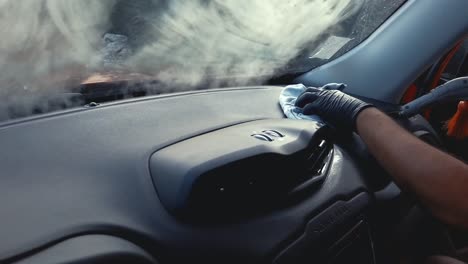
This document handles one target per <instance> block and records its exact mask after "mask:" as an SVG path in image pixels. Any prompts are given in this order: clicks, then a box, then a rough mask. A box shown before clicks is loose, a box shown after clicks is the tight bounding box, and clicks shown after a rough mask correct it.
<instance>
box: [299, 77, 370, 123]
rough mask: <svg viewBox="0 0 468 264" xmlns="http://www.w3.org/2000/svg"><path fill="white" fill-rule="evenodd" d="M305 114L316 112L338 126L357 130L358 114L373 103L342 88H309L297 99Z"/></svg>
mask: <svg viewBox="0 0 468 264" xmlns="http://www.w3.org/2000/svg"><path fill="white" fill-rule="evenodd" d="M296 106H297V107H300V108H302V109H303V114H304V115H312V114H316V115H319V116H320V117H322V118H323V119H324V120H325V121H327V122H329V123H330V124H332V125H334V126H335V127H337V128H342V129H348V130H355V129H356V118H357V116H358V114H359V113H360V112H361V111H362V110H364V109H365V108H367V107H372V105H371V104H368V103H365V102H363V101H361V100H359V99H357V98H354V97H352V96H350V95H348V94H345V93H343V92H342V91H340V90H330V89H328V87H327V86H325V87H324V88H308V89H307V90H305V91H304V93H302V94H301V95H300V96H299V97H298V98H297V101H296Z"/></svg>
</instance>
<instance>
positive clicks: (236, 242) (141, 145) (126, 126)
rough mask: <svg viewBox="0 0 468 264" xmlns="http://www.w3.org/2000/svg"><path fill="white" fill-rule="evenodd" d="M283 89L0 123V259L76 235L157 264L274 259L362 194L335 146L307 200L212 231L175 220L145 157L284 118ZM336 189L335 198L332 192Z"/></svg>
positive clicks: (181, 97)
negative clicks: (100, 237)
mask: <svg viewBox="0 0 468 264" xmlns="http://www.w3.org/2000/svg"><path fill="white" fill-rule="evenodd" d="M280 91H281V87H251V88H239V89H227V90H209V91H199V92H192V93H186V94H175V95H165V96H157V97H149V98H143V99H136V100H129V101H122V102H116V103H111V104H107V105H102V106H99V107H96V108H87V109H81V110H73V111H69V112H66V113H57V114H51V115H47V116H42V117H34V118H31V119H26V120H20V121H17V122H13V123H8V124H4V125H0V146H1V150H0V172H1V177H0V214H1V225H0V237H1V238H2V239H1V242H0V262H2V261H5V260H12V258H16V259H19V257H18V256H20V255H21V254H25V253H28V252H29V253H31V252H32V250H34V249H36V250H37V249H40V248H46V247H48V246H52V245H53V244H55V243H57V242H59V241H63V240H65V239H68V238H71V237H77V236H79V235H82V234H108V235H112V236H115V237H120V238H124V239H126V240H129V241H131V242H132V243H135V244H137V245H139V246H141V247H142V248H144V249H146V250H147V251H149V252H151V254H153V255H156V256H158V257H160V258H163V259H164V258H165V257H167V256H177V255H179V257H181V258H185V257H187V258H189V257H190V256H203V255H209V256H213V257H216V256H248V257H252V258H253V259H255V258H260V257H262V258H263V257H265V256H267V255H268V254H271V250H272V249H274V248H277V247H278V246H279V245H281V243H284V241H287V240H288V239H293V238H294V237H296V236H297V235H298V232H300V230H301V229H302V228H303V227H304V225H305V222H306V220H307V219H309V218H310V217H311V215H313V214H314V213H317V210H318V209H319V208H318V205H326V204H328V205H329V204H331V203H333V202H334V201H336V200H338V199H340V200H347V199H351V198H352V197H353V196H354V195H356V190H358V189H362V188H363V183H362V179H361V178H360V177H359V173H358V169H357V168H356V167H355V166H354V165H353V163H352V162H348V161H347V160H348V159H347V154H346V153H345V152H343V151H341V150H340V149H339V148H337V149H336V151H335V155H336V160H337V161H338V162H337V165H333V166H335V167H333V166H332V168H331V174H333V175H332V177H329V178H328V179H327V181H326V182H325V183H324V186H323V188H321V190H320V191H317V192H316V193H315V194H314V195H313V196H311V197H309V198H307V200H306V201H304V202H302V203H298V204H295V205H294V206H291V207H289V208H284V209H281V210H279V211H277V212H274V213H271V214H268V215H264V216H261V217H258V218H255V219H246V220H243V221H239V222H236V223H231V224H229V225H222V224H220V225H210V226H203V225H193V224H189V223H184V222H181V221H179V220H178V219H176V218H174V217H173V216H171V215H170V214H169V213H168V212H167V211H166V210H165V208H164V207H163V206H162V205H161V203H160V201H159V199H158V196H157V193H156V191H155V188H154V186H153V182H152V179H151V175H150V171H149V164H148V161H149V157H150V156H151V154H152V153H154V152H155V151H157V150H158V149H161V148H162V147H164V146H167V145H170V144H173V143H175V142H179V141H181V140H184V139H187V138H190V137H193V136H195V135H199V134H203V133H206V132H209V131H213V130H216V129H220V128H223V127H227V126H230V125H233V124H239V123H243V122H247V121H252V120H258V119H267V118H283V114H282V112H281V109H280V107H279V105H278V103H277V100H278V95H279V93H280ZM344 172H346V173H344ZM338 186H339V187H338ZM337 188H338V189H339V192H338V193H339V195H336V196H335V197H332V196H330V192H335V191H337ZM332 198H333V200H332ZM181 252H183V254H182V255H181ZM271 257H272V258H273V256H271Z"/></svg>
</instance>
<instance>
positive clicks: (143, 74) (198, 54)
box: [0, 0, 404, 120]
mask: <svg viewBox="0 0 468 264" xmlns="http://www.w3.org/2000/svg"><path fill="white" fill-rule="evenodd" d="M403 2H404V0H326V1H324V0H290V1H284V0H255V1H238V0H194V1H183V0H132V1H128V0H99V1H97V0H35V1H27V0H0V25H1V31H0V35H1V38H2V41H0V49H1V50H0V67H1V68H0V99H1V100H2V104H1V106H0V120H5V119H11V118H16V117H21V116H27V115H31V114H34V113H43V112H49V111H52V110H56V109H62V108H67V107H71V106H76V105H82V104H85V103H89V102H91V101H100V102H102V101H109V100H115V99H121V98H125V97H128V96H137V95H147V94H158V93H165V92H175V91H184V90H191V89H200V88H210V87H226V86H233V85H247V84H260V83H265V82H267V81H268V80H270V79H271V78H272V77H274V76H278V75H284V74H294V73H300V72H305V71H308V70H310V69H313V68H314V67H318V66H320V65H322V64H324V63H326V62H328V61H330V60H333V59H334V58H336V57H338V56H340V55H342V54H344V53H345V52H346V51H348V50H350V49H351V48H353V47H355V46H356V45H357V44H359V43H360V42H362V41H363V40H364V39H366V38H367V37H368V36H369V35H370V34H371V33H372V32H373V31H374V30H375V29H376V28H377V27H378V26H379V25H381V24H382V23H383V22H384V21H385V20H386V19H387V18H388V17H389V16H390V15H391V14H392V13H393V12H394V11H395V10H396V9H397V8H398V7H399V6H400V5H401V4H402V3H403ZM136 83H138V85H136ZM142 83H143V84H142Z"/></svg>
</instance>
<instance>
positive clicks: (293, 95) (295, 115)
mask: <svg viewBox="0 0 468 264" xmlns="http://www.w3.org/2000/svg"><path fill="white" fill-rule="evenodd" d="M345 87H346V85H345V84H342V83H329V84H327V85H325V86H323V87H322V88H323V89H329V90H343V89H344V88H345ZM306 89H307V87H306V86H305V85H303V84H294V85H288V86H286V87H285V88H284V89H283V91H281V94H280V96H279V103H280V105H281V108H282V109H283V112H284V115H286V117H287V118H290V119H304V120H312V121H322V120H321V119H320V117H319V116H317V115H304V114H302V109H301V108H299V107H297V106H295V104H296V100H297V97H299V95H301V94H302V93H303V92H304V91H305V90H306Z"/></svg>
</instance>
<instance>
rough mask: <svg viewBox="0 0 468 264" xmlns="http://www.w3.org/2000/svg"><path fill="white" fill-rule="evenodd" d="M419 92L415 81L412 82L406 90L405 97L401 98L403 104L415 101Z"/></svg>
mask: <svg viewBox="0 0 468 264" xmlns="http://www.w3.org/2000/svg"><path fill="white" fill-rule="evenodd" d="M417 92H418V87H417V86H416V84H414V83H413V84H411V85H410V87H408V89H406V92H405V94H404V95H403V98H402V99H401V102H402V103H403V104H407V103H409V102H411V101H413V100H414V99H416V95H417Z"/></svg>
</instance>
